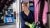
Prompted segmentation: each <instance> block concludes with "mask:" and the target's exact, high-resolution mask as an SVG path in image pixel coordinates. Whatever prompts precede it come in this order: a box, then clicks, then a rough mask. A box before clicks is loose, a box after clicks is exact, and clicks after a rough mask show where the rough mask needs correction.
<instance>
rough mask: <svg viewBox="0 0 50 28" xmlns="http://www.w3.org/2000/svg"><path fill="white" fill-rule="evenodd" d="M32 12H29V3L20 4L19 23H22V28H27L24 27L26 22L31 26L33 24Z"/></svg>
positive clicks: (26, 27)
mask: <svg viewBox="0 0 50 28" xmlns="http://www.w3.org/2000/svg"><path fill="white" fill-rule="evenodd" d="M33 16H34V15H33V12H32V11H31V10H29V3H28V2H22V11H21V17H22V19H21V22H22V28H29V27H28V26H27V25H25V23H26V22H28V23H30V24H32V23H33V22H34V17H33Z"/></svg>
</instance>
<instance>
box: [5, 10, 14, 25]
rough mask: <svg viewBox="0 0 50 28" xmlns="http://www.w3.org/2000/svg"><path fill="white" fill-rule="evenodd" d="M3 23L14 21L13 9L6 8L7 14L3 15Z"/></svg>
mask: <svg viewBox="0 0 50 28" xmlns="http://www.w3.org/2000/svg"><path fill="white" fill-rule="evenodd" d="M4 23H5V24H10V23H14V15H13V9H8V10H7V14H6V15H5V17H4Z"/></svg>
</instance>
